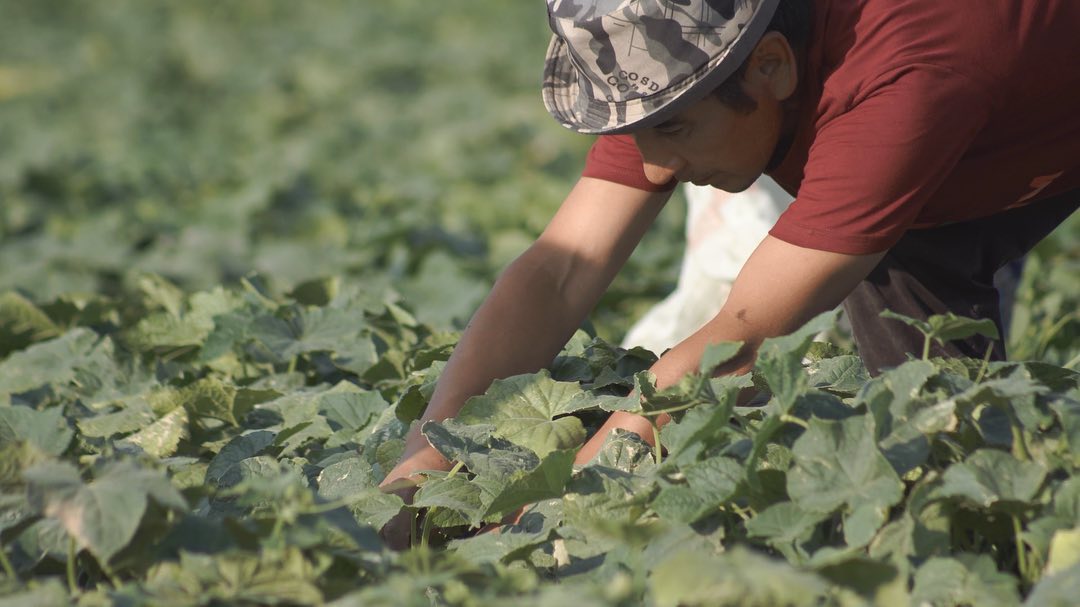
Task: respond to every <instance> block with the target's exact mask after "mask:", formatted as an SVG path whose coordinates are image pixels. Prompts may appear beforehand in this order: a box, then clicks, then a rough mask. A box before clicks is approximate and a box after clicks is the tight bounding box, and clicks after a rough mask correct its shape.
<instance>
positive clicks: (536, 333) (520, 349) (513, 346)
mask: <svg viewBox="0 0 1080 607" xmlns="http://www.w3.org/2000/svg"><path fill="white" fill-rule="evenodd" d="M669 195H670V194H669V193H649V192H644V191H642V190H638V189H635V188H630V187H627V186H623V185H619V184H615V183H611V182H607V181H601V180H596V179H590V178H582V179H581V180H580V181H579V182H578V183H577V185H576V186H575V187H574V189H573V190H572V191H571V192H570V194H569V195H568V196H567V198H566V200H565V201H564V202H563V204H562V205H561V207H560V208H559V211H558V212H557V213H556V215H555V217H554V218H553V219H552V221H551V223H550V224H549V225H548V227H547V228H546V229H545V230H544V232H543V234H542V235H541V236H540V237H539V238H538V239H537V241H536V242H535V243H534V244H533V245H532V246H531V247H530V248H529V249H528V250H527V251H526V252H525V253H523V254H522V255H521V256H520V257H519V258H518V259H517V260H515V261H514V262H513V263H512V264H510V265H509V266H508V267H507V268H506V270H505V271H504V272H503V274H502V275H501V276H500V278H499V279H498V281H497V282H496V284H495V286H494V288H493V289H492V291H491V293H490V294H489V295H488V297H487V298H486V299H485V301H484V303H483V304H481V306H480V308H479V309H478V310H477V312H476V314H475V315H474V316H473V318H472V320H471V321H470V322H469V326H468V327H467V328H466V330H465V332H464V333H463V335H462V337H461V340H460V341H459V343H458V345H457V347H456V348H455V349H454V353H453V355H452V356H451V357H450V360H449V361H448V362H447V365H446V368H445V369H444V371H443V373H442V376H441V377H440V379H439V382H438V385H437V386H436V389H435V392H434V394H433V396H432V399H431V402H430V403H429V405H428V407H427V409H426V410H425V411H424V414H423V416H422V417H421V424H422V423H423V422H425V421H428V420H443V419H446V418H448V417H453V416H455V415H456V414H457V413H458V411H459V410H460V409H461V407H462V406H463V405H464V403H465V400H466V399H468V398H469V397H470V396H473V395H476V394H479V393H482V392H483V391H484V390H485V389H486V388H487V387H488V386H489V385H490V384H491V382H492V381H493V380H495V379H498V378H502V377H508V376H511V375H515V374H519V373H528V372H533V371H537V370H539V369H541V368H543V367H544V366H546V365H548V364H550V363H551V361H552V359H553V358H554V357H555V356H556V355H557V354H558V352H559V350H560V349H561V348H562V347H563V345H565V343H566V342H567V340H569V338H570V336H571V335H573V332H574V331H575V330H576V329H577V328H578V326H580V324H581V322H582V321H583V320H584V318H585V317H586V316H587V315H588V313H589V311H590V310H591V309H592V308H593V306H595V305H596V302H597V301H598V300H599V298H600V296H601V295H602V294H603V292H604V291H605V290H606V289H607V287H608V286H609V285H610V283H611V280H612V279H613V278H614V276H615V274H616V273H617V272H618V271H619V269H620V268H621V267H622V266H623V264H624V263H625V262H626V259H627V258H628V257H629V256H630V253H631V252H632V251H633V250H634V247H635V246H637V243H638V242H639V241H640V239H641V237H642V235H643V234H644V233H645V231H646V230H647V229H648V227H649V226H650V225H651V224H652V222H653V220H654V219H655V217H656V214H657V213H658V212H659V211H660V209H661V208H662V207H663V205H664V203H665V202H666V201H667V198H668V196H669ZM421 424H417V425H416V427H414V428H413V430H412V431H411V432H410V433H409V435H408V437H407V438H406V447H405V451H404V454H403V455H402V458H401V460H400V461H399V463H398V465H397V466H396V467H395V468H394V469H393V470H392V471H391V472H390V473H389V475H388V476H387V479H386V481H385V482H384V485H386V484H389V483H391V482H393V481H395V480H397V479H401V478H405V477H409V476H411V475H412V474H414V473H415V472H416V471H418V470H425V469H433V468H441V467H442V468H444V467H446V465H447V463H446V462H445V461H443V460H442V458H441V457H440V456H439V455H438V453H437V452H435V451H434V450H433V449H432V448H431V447H430V446H429V445H428V444H427V441H426V440H425V439H424V437H423V436H422V435H421V434H420V432H419V426H420V425H421Z"/></svg>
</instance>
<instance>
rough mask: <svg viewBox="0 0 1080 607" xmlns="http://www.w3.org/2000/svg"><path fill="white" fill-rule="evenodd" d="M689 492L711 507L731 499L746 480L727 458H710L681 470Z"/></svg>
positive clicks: (738, 468)
mask: <svg viewBox="0 0 1080 607" xmlns="http://www.w3.org/2000/svg"><path fill="white" fill-rule="evenodd" d="M683 473H684V474H685V475H686V482H687V483H688V484H689V486H690V490H691V491H693V492H694V493H695V494H697V495H698V496H700V497H701V498H702V499H704V500H705V501H706V503H707V504H709V505H710V506H711V507H716V506H718V505H720V504H722V503H724V502H726V501H727V500H729V499H731V497H732V496H733V495H735V492H736V491H737V490H738V489H739V485H740V484H741V483H743V482H744V481H745V480H746V471H745V470H744V469H743V467H742V465H741V464H739V462H736V461H735V460H733V459H731V458H729V457H711V458H708V459H706V460H702V461H700V462H696V463H693V464H690V465H689V466H686V467H685V468H683Z"/></svg>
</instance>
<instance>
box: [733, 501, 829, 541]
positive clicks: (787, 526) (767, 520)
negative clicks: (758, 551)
mask: <svg viewBox="0 0 1080 607" xmlns="http://www.w3.org/2000/svg"><path fill="white" fill-rule="evenodd" d="M826 518H828V514H822V513H820V512H809V511H806V510H803V509H802V508H800V507H799V506H798V505H797V504H795V503H794V502H779V503H776V504H773V505H771V506H769V507H768V508H765V509H764V510H762V511H761V512H759V513H758V514H757V516H755V517H754V518H752V519H750V520H749V521H747V522H746V532H747V534H748V535H750V537H763V538H767V539H768V540H769V541H770V543H773V544H790V543H792V542H803V541H806V540H807V539H808V538H809V537H810V534H811V533H812V532H813V531H814V527H815V526H816V525H817V524H818V523H820V522H821V521H823V520H825V519H826Z"/></svg>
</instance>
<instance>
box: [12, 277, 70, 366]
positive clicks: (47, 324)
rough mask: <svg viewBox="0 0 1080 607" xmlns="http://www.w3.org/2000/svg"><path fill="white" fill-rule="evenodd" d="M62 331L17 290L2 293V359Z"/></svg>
mask: <svg viewBox="0 0 1080 607" xmlns="http://www.w3.org/2000/svg"><path fill="white" fill-rule="evenodd" d="M59 333H60V331H59V329H58V328H57V327H56V325H55V324H53V321H52V320H50V319H49V317H48V316H46V315H45V313H44V312H42V311H41V309H39V308H38V307H37V306H35V305H34V304H33V302H31V301H30V300H29V299H27V298H25V297H23V296H22V295H20V294H19V293H16V292H15V291H6V292H4V293H0V359H3V358H4V357H5V356H7V355H8V354H9V353H11V352H14V351H16V350H21V349H23V348H25V347H26V346H29V345H30V344H32V343H34V342H38V341H42V340H45V339H50V338H52V337H56V336H57V335H58V334H59Z"/></svg>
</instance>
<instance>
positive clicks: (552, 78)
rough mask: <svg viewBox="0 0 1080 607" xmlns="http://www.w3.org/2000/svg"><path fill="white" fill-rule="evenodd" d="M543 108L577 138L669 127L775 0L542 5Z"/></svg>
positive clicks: (739, 49) (730, 63)
mask: <svg viewBox="0 0 1080 607" xmlns="http://www.w3.org/2000/svg"><path fill="white" fill-rule="evenodd" d="M547 3H548V20H549V21H550V24H551V29H552V31H553V32H555V36H554V37H553V38H552V39H551V45H550V46H549V47H548V52H547V64H546V66H545V68H544V85H543V94H544V105H545V106H547V110H548V112H550V113H551V115H552V116H554V117H555V119H556V120H558V121H559V122H561V123H562V124H563V126H565V127H567V128H569V129H573V130H575V131H578V132H580V133H623V132H627V131H630V130H633V129H637V128H642V127H647V126H652V125H655V124H658V123H660V122H662V121H663V120H666V119H667V118H669V117H670V116H671V115H673V114H675V113H676V112H678V111H680V110H682V109H684V108H685V107H686V106H687V105H689V104H690V103H692V102H693V101H697V100H698V99H700V98H702V97H704V96H705V95H706V94H707V93H708V92H709V91H711V90H712V89H713V88H715V87H716V86H718V85H719V84H720V83H721V82H723V81H724V80H725V79H727V77H728V76H730V75H731V74H733V73H734V72H735V71H736V70H737V69H738V68H739V66H740V65H742V62H743V61H745V60H746V58H747V57H748V56H749V55H750V51H751V50H753V48H754V46H755V45H756V44H757V42H758V41H759V40H760V39H761V36H762V35H763V34H764V32H765V29H766V27H767V26H768V24H769V21H770V20H771V19H772V15H773V13H774V12H775V11H776V7H777V5H778V4H779V3H780V0H547Z"/></svg>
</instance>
